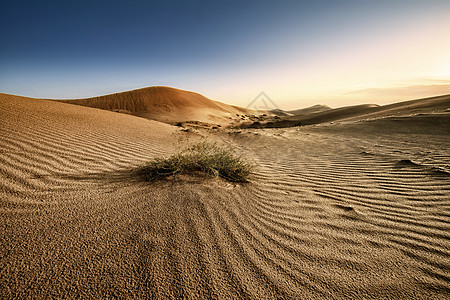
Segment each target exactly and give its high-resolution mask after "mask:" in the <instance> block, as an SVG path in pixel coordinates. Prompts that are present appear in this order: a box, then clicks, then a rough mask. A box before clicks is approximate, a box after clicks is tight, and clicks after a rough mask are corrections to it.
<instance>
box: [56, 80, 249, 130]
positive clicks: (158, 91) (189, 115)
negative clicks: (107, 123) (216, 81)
mask: <svg viewBox="0 0 450 300" xmlns="http://www.w3.org/2000/svg"><path fill="white" fill-rule="evenodd" d="M63 102H66V103H71V104H77V105H83V106H89V107H95V108H100V109H106V110H111V111H117V112H123V113H129V114H133V115H136V116H139V117H144V118H148V119H151V120H157V121H161V122H169V123H174V122H184V121H201V122H215V123H224V122H225V123H226V122H229V118H230V117H234V116H235V114H236V113H242V112H245V111H246V110H245V109H242V108H239V107H236V106H231V105H228V104H225V103H221V102H218V101H214V100H211V99H208V98H206V97H204V96H202V95H200V94H197V93H194V92H189V91H184V90H179V89H175V88H170V87H148V88H143V89H139V90H133V91H129V92H123V93H117V94H112V95H106V96H101V97H94V98H88V99H74V100H63Z"/></svg>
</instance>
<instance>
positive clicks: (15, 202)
mask: <svg viewBox="0 0 450 300" xmlns="http://www.w3.org/2000/svg"><path fill="white" fill-rule="evenodd" d="M436 102H439V101H436ZM416 104H417V103H416ZM416 104H414V105H416ZM442 105H444V104H442ZM436 106H438V105H437V104H436ZM444 106H445V105H444ZM393 109H394V108H393ZM429 109H430V113H429V114H424V115H415V116H411V117H402V118H400V117H389V115H390V113H392V110H391V111H390V112H388V113H386V114H385V117H384V118H380V116H378V118H377V119H373V120H368V121H364V122H361V121H358V122H356V121H355V122H346V123H345V124H340V125H338V124H334V125H317V126H314V127H312V126H309V127H308V126H307V127H301V128H298V127H293V128H282V129H263V130H256V129H245V130H241V131H240V133H238V131H227V130H224V131H219V132H216V133H211V132H209V131H202V132H199V133H186V132H183V131H181V130H179V128H178V127H174V126H170V125H167V124H163V123H160V122H156V121H151V120H146V119H143V118H138V117H136V116H132V115H126V114H117V113H114V112H109V111H104V110H98V109H93V108H89V107H83V106H76V105H70V104H66V103H59V102H54V101H47V100H36V99H30V98H23V97H17V96H11V95H5V94H0V198H1V200H0V298H3V299H13V298H75V297H80V298H138V299H139V298H157V299H161V298H162V299H165V298H190V299H198V298H221V299H230V298H234V299H242V298H249V299H279V298H287V299H289V298H292V299H337V298H352V299H355V298H361V299H448V297H449V296H450V292H449V291H450V277H449V275H448V270H449V268H450V242H449V241H450V234H449V232H450V231H449V229H450V228H449V224H450V210H449V208H450V205H449V204H450V202H449V199H450V177H449V176H448V172H449V171H450V170H449V166H450V155H449V153H448V149H450V139H449V138H448V132H449V131H447V129H448V126H449V125H448V124H449V123H450V122H448V120H449V113H439V114H433V113H431V112H432V111H433V105H431V104H430V107H429ZM202 136H203V137H204V138H208V139H213V140H214V139H216V140H220V141H221V142H223V143H225V144H227V145H229V146H230V147H233V148H234V149H236V150H237V151H238V152H239V153H241V154H242V155H244V156H245V157H247V158H249V159H251V160H254V161H255V162H257V163H258V165H259V169H258V171H257V172H256V174H255V180H254V182H252V183H251V184H246V185H235V184H230V183H228V182H225V181H223V180H221V179H206V178H201V177H189V176H184V177H179V178H176V179H169V180H164V181H159V182H154V183H147V182H142V181H141V180H140V178H138V177H136V176H135V175H133V173H132V172H131V169H132V168H133V167H134V166H136V165H139V164H141V163H143V162H145V161H147V160H149V159H151V158H153V157H156V156H161V155H166V154H169V153H171V152H173V151H174V150H175V148H176V141H177V140H178V139H179V138H180V137H184V138H186V137H187V138H189V139H196V138H201V137H202ZM439 171H440V172H439Z"/></svg>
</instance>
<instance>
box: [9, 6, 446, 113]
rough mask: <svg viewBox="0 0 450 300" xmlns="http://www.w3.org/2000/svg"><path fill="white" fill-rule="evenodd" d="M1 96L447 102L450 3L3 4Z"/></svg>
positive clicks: (299, 103) (287, 103)
mask: <svg viewBox="0 0 450 300" xmlns="http://www.w3.org/2000/svg"><path fill="white" fill-rule="evenodd" d="M0 28H1V29H0V92H2V93H8V94H15V95H22V96H29V97H36V98H57V99H66V98H82V97H92V96H98V95H105V94H110V93H116V92H121V91H126V90H132V89H137V88H142V87H147V86H161V85H163V86H171V87H176V88H180V89H186V90H190V91H195V92H199V93H201V94H203V95H205V96H207V97H208V98H211V99H214V100H218V101H222V102H225V103H230V104H234V105H240V106H243V107H245V106H246V105H248V104H249V103H250V102H251V101H252V100H253V99H254V98H255V97H256V96H257V95H258V94H259V93H260V92H262V91H263V92H265V94H267V95H268V96H269V97H270V98H271V99H272V100H273V101H274V103H276V104H277V106H278V107H280V108H284V109H294V108H302V107H307V106H310V105H314V104H318V103H320V104H327V105H330V106H332V107H338V106H345V105H353V104H360V103H377V104H386V103H392V102H395V101H400V100H408V99H414V98H422V97H427V96H432V95H442V94H450V1H448V0H442V1H441V0H423V1H419V0H417V1H415V0H367V1H366V0H334V1H332V0H328V1H325V0H314V1H312V0H311V1H301V0H297V1H282V0H278V1H275V0H273V1H265V0H259V1H250V0H248V1H245V0H241V1H234V0H230V1H216V0H209V1H200V0H186V1H171V0H166V1H141V0H136V1H132V0H128V1H119V0H117V1H116V0H108V1H96V0H89V1H85V0H78V1H45V0H42V1H20V0H15V1H9V0H6V1H5V0H2V1H0Z"/></svg>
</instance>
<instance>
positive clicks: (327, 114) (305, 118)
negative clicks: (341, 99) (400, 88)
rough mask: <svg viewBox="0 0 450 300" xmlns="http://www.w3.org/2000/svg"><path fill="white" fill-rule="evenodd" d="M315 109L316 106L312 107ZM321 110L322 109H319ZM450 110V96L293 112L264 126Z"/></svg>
mask: <svg viewBox="0 0 450 300" xmlns="http://www.w3.org/2000/svg"><path fill="white" fill-rule="evenodd" d="M312 108H314V106H313V107H312ZM319 108H320V107H319ZM449 108H450V95H443V96H437V97H430V98H424V99H415V100H409V101H402V102H398V103H394V104H389V105H377V104H360V105H353V106H346V107H339V108H335V109H326V108H325V109H321V110H319V111H318V112H314V111H308V112H307V113H302V110H301V109H300V110H296V111H293V112H294V113H295V112H296V114H294V115H293V116H288V117H285V118H282V119H281V120H277V121H273V122H269V123H267V124H264V126H265V127H290V126H303V125H312V124H321V123H326V122H335V121H358V120H365V119H376V118H386V117H392V116H411V115H414V114H419V113H437V112H445V111H446V110H448V109H449Z"/></svg>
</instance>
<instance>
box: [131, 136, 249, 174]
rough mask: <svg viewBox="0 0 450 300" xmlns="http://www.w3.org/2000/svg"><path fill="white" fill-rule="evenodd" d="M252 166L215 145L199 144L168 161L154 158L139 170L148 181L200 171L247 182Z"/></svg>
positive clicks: (189, 147)
mask: <svg viewBox="0 0 450 300" xmlns="http://www.w3.org/2000/svg"><path fill="white" fill-rule="evenodd" d="M253 169H254V165H253V164H252V163H250V162H247V161H245V160H244V159H242V157H240V156H237V155H235V153H234V152H233V151H232V150H229V149H226V148H223V147H220V146H219V145H217V143H211V142H205V141H204V142H200V143H198V144H194V145H191V146H188V147H187V148H185V149H184V150H181V151H179V152H178V153H176V154H175V155H172V156H170V157H168V158H156V159H154V160H153V161H151V162H149V163H148V164H146V165H145V166H143V167H141V168H140V169H139V173H140V174H142V175H144V176H145V178H146V179H147V180H149V181H150V180H155V179H158V178H163V177H168V176H172V175H179V174H192V173H196V172H202V173H205V174H207V175H209V176H220V177H222V178H224V179H226V180H229V181H232V182H248V181H249V178H250V175H251V172H252V171H253Z"/></svg>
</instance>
